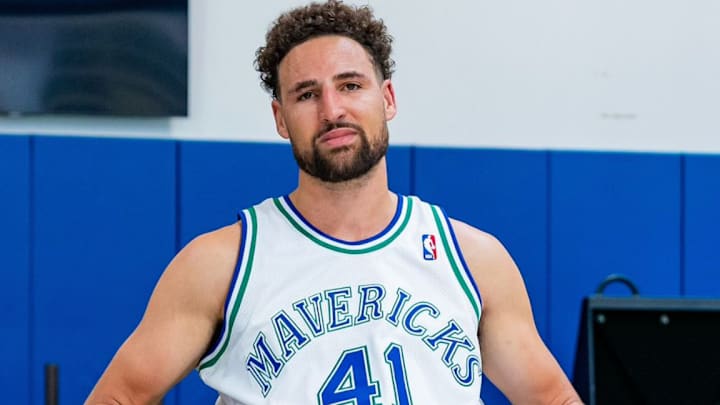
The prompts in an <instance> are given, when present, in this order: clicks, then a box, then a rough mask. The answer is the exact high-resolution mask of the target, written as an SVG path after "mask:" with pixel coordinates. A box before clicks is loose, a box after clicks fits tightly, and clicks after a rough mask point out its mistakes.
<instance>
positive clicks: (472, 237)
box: [450, 218, 508, 265]
mask: <svg viewBox="0 0 720 405" xmlns="http://www.w3.org/2000/svg"><path fill="white" fill-rule="evenodd" d="M450 223H451V224H452V227H453V230H454V231H455V236H456V237H457V241H458V244H459V245H460V248H461V249H462V252H463V256H464V257H465V260H466V261H467V262H468V265H470V264H471V263H472V264H478V265H479V264H486V265H487V264H490V263H492V262H493V261H497V260H503V259H504V258H506V256H507V255H508V253H507V250H506V249H505V247H504V246H503V244H502V243H501V242H500V241H499V240H498V239H497V238H496V237H495V236H494V235H492V234H490V233H488V232H485V231H482V230H480V229H478V228H475V227H474V226H471V225H468V224H466V223H465V222H462V221H459V220H457V219H454V218H450Z"/></svg>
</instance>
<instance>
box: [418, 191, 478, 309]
mask: <svg viewBox="0 0 720 405" xmlns="http://www.w3.org/2000/svg"><path fill="white" fill-rule="evenodd" d="M430 207H431V210H432V214H433V218H434V219H435V224H436V225H437V228H438V231H439V233H440V240H441V241H442V244H443V248H444V249H445V252H446V253H447V256H448V262H450V267H452V270H453V273H454V275H455V278H456V279H457V281H458V283H459V284H460V287H461V288H462V290H463V292H464V293H465V296H466V297H467V299H468V300H469V301H470V305H472V308H473V310H474V311H475V316H476V317H477V319H478V321H479V320H480V316H481V312H482V298H481V297H480V291H479V290H478V288H477V285H476V284H475V280H474V279H473V276H472V274H471V273H470V269H469V268H468V265H467V263H466V262H465V258H464V257H463V255H462V250H461V249H460V245H459V244H458V241H457V238H456V237H455V231H454V230H453V227H452V224H451V223H450V219H449V218H448V217H447V215H446V214H445V211H443V210H442V208H440V207H438V206H436V205H431V206H430ZM450 241H452V244H451V243H450Z"/></svg>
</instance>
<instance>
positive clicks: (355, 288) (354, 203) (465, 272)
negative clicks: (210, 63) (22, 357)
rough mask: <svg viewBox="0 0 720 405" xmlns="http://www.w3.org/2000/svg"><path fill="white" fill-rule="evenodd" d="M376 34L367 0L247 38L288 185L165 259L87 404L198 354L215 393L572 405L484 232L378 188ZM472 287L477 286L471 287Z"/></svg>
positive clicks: (169, 374)
mask: <svg viewBox="0 0 720 405" xmlns="http://www.w3.org/2000/svg"><path fill="white" fill-rule="evenodd" d="M390 45H391V38H390V36H389V35H388V33H387V31H386V28H385V26H384V25H383V23H382V21H380V20H376V19H375V18H374V17H373V15H372V13H371V11H370V10H369V9H368V8H366V7H361V8H354V7H350V6H346V5H344V4H342V3H339V2H335V1H331V2H328V3H325V4H311V5H309V6H306V7H301V8H298V9H295V10H292V11H290V12H288V13H286V14H283V15H282V16H280V17H279V18H278V20H277V21H276V22H275V24H274V26H273V27H272V28H271V30H270V31H269V32H268V35H267V44H266V46H265V47H263V48H260V49H259V50H258V54H257V60H256V64H257V68H258V70H259V71H260V73H261V78H262V80H263V84H264V86H265V87H266V88H267V89H268V90H269V91H270V92H271V93H272V95H273V101H272V112H273V114H274V117H275V122H276V127H277V131H278V133H279V134H280V136H282V137H283V138H285V139H288V140H289V141H290V143H291V144H292V148H293V153H294V155H295V158H296V160H297V162H298V166H299V168H300V170H299V180H298V187H297V189H296V190H294V191H293V192H292V193H290V194H289V195H287V196H284V197H280V198H273V199H268V200H266V201H265V202H263V203H261V204H259V205H257V206H255V207H252V208H249V209H246V210H243V211H242V212H241V214H240V221H238V223H236V224H233V225H230V226H227V227H225V228H222V229H219V230H216V231H214V232H211V233H208V234H205V235H202V236H200V237H198V238H196V239H195V240H193V241H192V242H191V243H189V244H188V246H186V247H185V248H184V249H183V250H182V251H181V252H180V253H179V254H178V255H177V256H176V257H175V259H174V260H173V261H172V262H171V263H170V265H169V266H168V268H167V269H166V271H165V272H164V274H163V275H162V277H161V279H160V281H159V282H158V285H157V287H156V289H155V291H154V292H153V295H152V298H151V299H150V302H149V304H148V307H147V311H146V313H145V316H144V317H143V320H142V321H141V323H140V325H139V326H138V327H137V329H136V330H135V331H134V332H133V333H132V335H131V336H130V337H129V338H128V340H127V341H126V342H125V343H124V344H123V346H122V347H121V348H120V350H119V351H118V353H117V354H116V356H115V357H114V358H113V360H112V362H111V363H110V365H109V366H108V368H107V370H106V371H105V373H104V374H103V376H102V377H101V379H100V381H99V382H98V384H97V386H96V387H95V389H94V390H93V392H92V393H91V395H90V398H89V399H88V401H87V403H89V404H117V403H120V404H145V403H155V402H157V401H159V400H160V399H161V398H162V396H163V394H164V393H165V392H166V391H167V390H169V389H170V388H171V387H172V386H173V385H175V384H176V383H177V382H179V381H180V380H181V379H182V378H183V377H184V376H185V375H186V374H187V373H189V372H190V371H191V370H192V369H193V368H195V367H197V368H198V370H199V372H200V375H201V377H202V378H203V380H204V381H205V382H206V383H207V384H208V385H209V386H211V387H213V388H215V389H216V390H218V392H219V398H218V403H222V404H260V403H263V404H264V403H268V404H308V403H317V404H346V403H348V404H349V403H353V404H359V405H360V404H366V405H370V404H375V403H383V404H391V403H394V404H397V405H406V404H411V403H415V404H469V403H480V399H479V394H480V385H481V380H482V376H483V375H487V376H488V377H489V378H490V379H491V380H492V381H493V382H494V383H495V384H496V385H497V386H498V387H499V388H500V389H501V390H502V391H503V392H504V393H505V394H506V395H507V396H508V398H509V399H510V400H511V401H512V402H513V403H519V404H565V405H567V404H579V403H580V401H579V399H578V397H577V395H576V394H575V392H574V390H573V389H572V387H571V385H570V383H569V382H568V380H567V378H566V377H565V375H564V374H563V372H562V370H561V369H560V367H559V366H558V364H557V363H556V362H555V360H554V359H553V357H552V355H551V354H550V353H549V351H548V350H547V348H546V347H545V345H544V344H543V342H542V341H541V339H540V338H539V336H538V334H537V331H536V328H535V325H534V321H533V319H532V313H531V309H530V304H529V300H528V297H527V293H526V291H525V287H524V285H523V281H522V278H521V276H520V274H519V271H518V269H517V268H516V266H515V264H514V263H513V261H512V259H511V258H510V256H509V255H508V254H507V252H506V251H505V249H504V248H503V247H502V245H501V244H500V243H499V242H498V241H497V240H496V239H494V238H493V237H492V236H490V235H488V234H486V233H483V232H481V231H479V230H477V229H475V228H473V227H471V226H469V225H466V224H464V223H462V222H459V221H456V220H452V219H449V218H447V217H446V216H445V214H444V212H443V211H442V210H440V209H439V208H438V207H436V206H432V205H430V204H427V203H425V202H423V201H421V200H419V199H418V198H416V197H406V196H400V195H397V194H394V193H392V192H391V191H390V190H389V189H388V182H387V170H386V162H385V152H386V150H387V147H388V129H387V121H389V120H391V119H392V118H393V117H394V116H395V113H396V109H395V94H394V90H393V85H392V82H391V81H390V77H391V75H392V68H393V63H392V60H391V59H390V49H391V46H390ZM481 296H482V301H481V299H480V297H481Z"/></svg>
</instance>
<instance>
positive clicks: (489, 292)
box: [450, 219, 524, 310]
mask: <svg viewBox="0 0 720 405" xmlns="http://www.w3.org/2000/svg"><path fill="white" fill-rule="evenodd" d="M450 222H451V224H452V226H453V229H454V231H455V236H456V237H457V241H458V245H459V246H460V249H461V250H462V254H463V257H464V258H465V262H466V264H467V266H468V270H469V271H470V273H471V274H472V276H473V279H474V280H475V283H476V285H477V287H478V289H479V290H480V295H481V296H482V299H483V306H484V307H486V308H485V310H486V309H487V307H491V306H493V304H494V303H496V302H497V301H498V298H499V297H500V296H503V295H506V294H510V293H513V292H518V293H519V292H521V291H524V283H523V282H522V277H521V275H520V271H519V269H518V268H517V266H516V264H515V262H514V261H513V259H512V257H511V256H510V253H509V252H508V251H507V249H506V248H505V246H504V245H503V244H502V243H501V242H500V241H499V240H498V239H497V238H496V237H495V236H494V235H492V234H490V233H488V232H485V231H482V230H479V229H477V228H475V227H473V226H471V225H468V224H466V223H464V222H462V221H458V220H456V219H450Z"/></svg>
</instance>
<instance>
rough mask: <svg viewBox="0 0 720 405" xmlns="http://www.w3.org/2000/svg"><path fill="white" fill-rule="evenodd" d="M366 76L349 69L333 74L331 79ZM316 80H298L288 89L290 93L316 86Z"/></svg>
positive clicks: (363, 77) (361, 77)
mask: <svg viewBox="0 0 720 405" xmlns="http://www.w3.org/2000/svg"><path fill="white" fill-rule="evenodd" d="M366 78H367V76H366V75H364V74H362V73H360V72H357V71H354V70H351V71H349V72H342V73H338V74H336V75H335V76H333V81H339V80H347V79H366ZM317 84H318V81H317V80H314V79H311V80H303V81H301V82H298V83H297V84H296V85H295V86H293V88H292V90H290V93H291V94H295V93H300V92H302V91H303V90H305V89H307V88H308V87H314V86H317Z"/></svg>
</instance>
